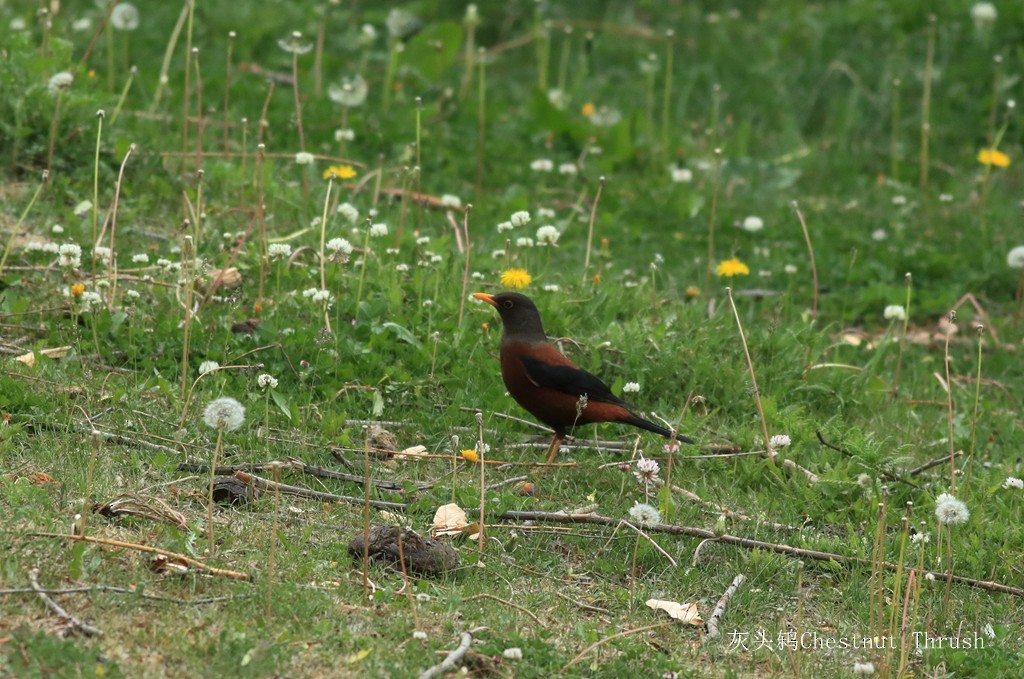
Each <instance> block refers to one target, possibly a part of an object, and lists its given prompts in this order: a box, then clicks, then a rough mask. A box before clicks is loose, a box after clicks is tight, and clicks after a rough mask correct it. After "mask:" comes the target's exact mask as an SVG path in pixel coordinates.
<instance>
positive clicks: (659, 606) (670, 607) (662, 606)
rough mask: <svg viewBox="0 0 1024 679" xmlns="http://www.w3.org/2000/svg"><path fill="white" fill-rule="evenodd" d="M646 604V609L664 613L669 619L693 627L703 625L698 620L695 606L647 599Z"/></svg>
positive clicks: (698, 616)
mask: <svg viewBox="0 0 1024 679" xmlns="http://www.w3.org/2000/svg"><path fill="white" fill-rule="evenodd" d="M646 603H647V606H648V608H653V609H654V610H656V611H657V610H662V611H665V612H666V613H668V614H669V616H670V617H673V618H675V619H676V620H680V621H682V622H685V623H688V624H690V625H693V626H694V627H698V626H700V625H703V624H704V621H703V620H701V618H700V612H699V611H698V610H697V604H681V603H678V602H675V601H664V600H662V599H648V600H647V602H646Z"/></svg>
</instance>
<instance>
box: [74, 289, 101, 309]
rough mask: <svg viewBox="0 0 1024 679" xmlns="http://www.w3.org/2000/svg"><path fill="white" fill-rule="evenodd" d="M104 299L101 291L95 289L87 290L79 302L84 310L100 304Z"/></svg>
mask: <svg viewBox="0 0 1024 679" xmlns="http://www.w3.org/2000/svg"><path fill="white" fill-rule="evenodd" d="M102 301H103V297H102V296H101V295H100V293H98V292H95V291H93V290H86V291H85V292H83V293H82V296H81V297H79V298H78V303H79V304H81V305H82V311H88V310H89V309H91V308H92V306H93V305H94V304H99V303H100V302H102Z"/></svg>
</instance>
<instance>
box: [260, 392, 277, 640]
mask: <svg viewBox="0 0 1024 679" xmlns="http://www.w3.org/2000/svg"><path fill="white" fill-rule="evenodd" d="M268 394H269V390H268ZM273 470H274V524H273V529H272V530H271V531H270V556H269V557H268V558H267V600H266V603H265V604H264V609H263V617H264V618H266V619H267V620H270V604H271V602H272V601H273V594H272V593H273V590H274V568H275V566H276V565H277V536H278V533H279V532H280V530H281V483H280V481H281V465H279V464H274V465H273Z"/></svg>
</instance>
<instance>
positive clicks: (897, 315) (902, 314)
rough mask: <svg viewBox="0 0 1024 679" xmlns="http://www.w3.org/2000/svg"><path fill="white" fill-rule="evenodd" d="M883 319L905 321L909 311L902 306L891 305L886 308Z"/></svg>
mask: <svg viewBox="0 0 1024 679" xmlns="http://www.w3.org/2000/svg"><path fill="white" fill-rule="evenodd" d="M882 317H883V318H885V320H887V321H903V320H906V318H907V310H906V309H904V308H903V306H902V305H900V304H890V305H889V306H887V307H885V311H883V312H882Z"/></svg>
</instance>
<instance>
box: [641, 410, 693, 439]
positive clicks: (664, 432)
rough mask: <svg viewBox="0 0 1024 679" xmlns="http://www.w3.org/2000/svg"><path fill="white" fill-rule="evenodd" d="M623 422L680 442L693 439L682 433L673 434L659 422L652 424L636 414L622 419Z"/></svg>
mask: <svg viewBox="0 0 1024 679" xmlns="http://www.w3.org/2000/svg"><path fill="white" fill-rule="evenodd" d="M623 422H625V423H626V424H631V425H633V426H634V427H639V428H640V429H646V430H647V431H653V432H654V433H655V434H659V435H661V436H664V437H665V438H667V439H675V440H676V441H679V442H680V443H694V440H693V439H691V438H690V437H689V436H684V435H682V434H673V433H672V432H671V431H669V430H668V429H665V427H662V426H661V425H660V424H654V423H653V422H650V421H648V420H645V419H644V418H642V417H638V416H636V415H631V416H630V417H629V419H627V420H623Z"/></svg>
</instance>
